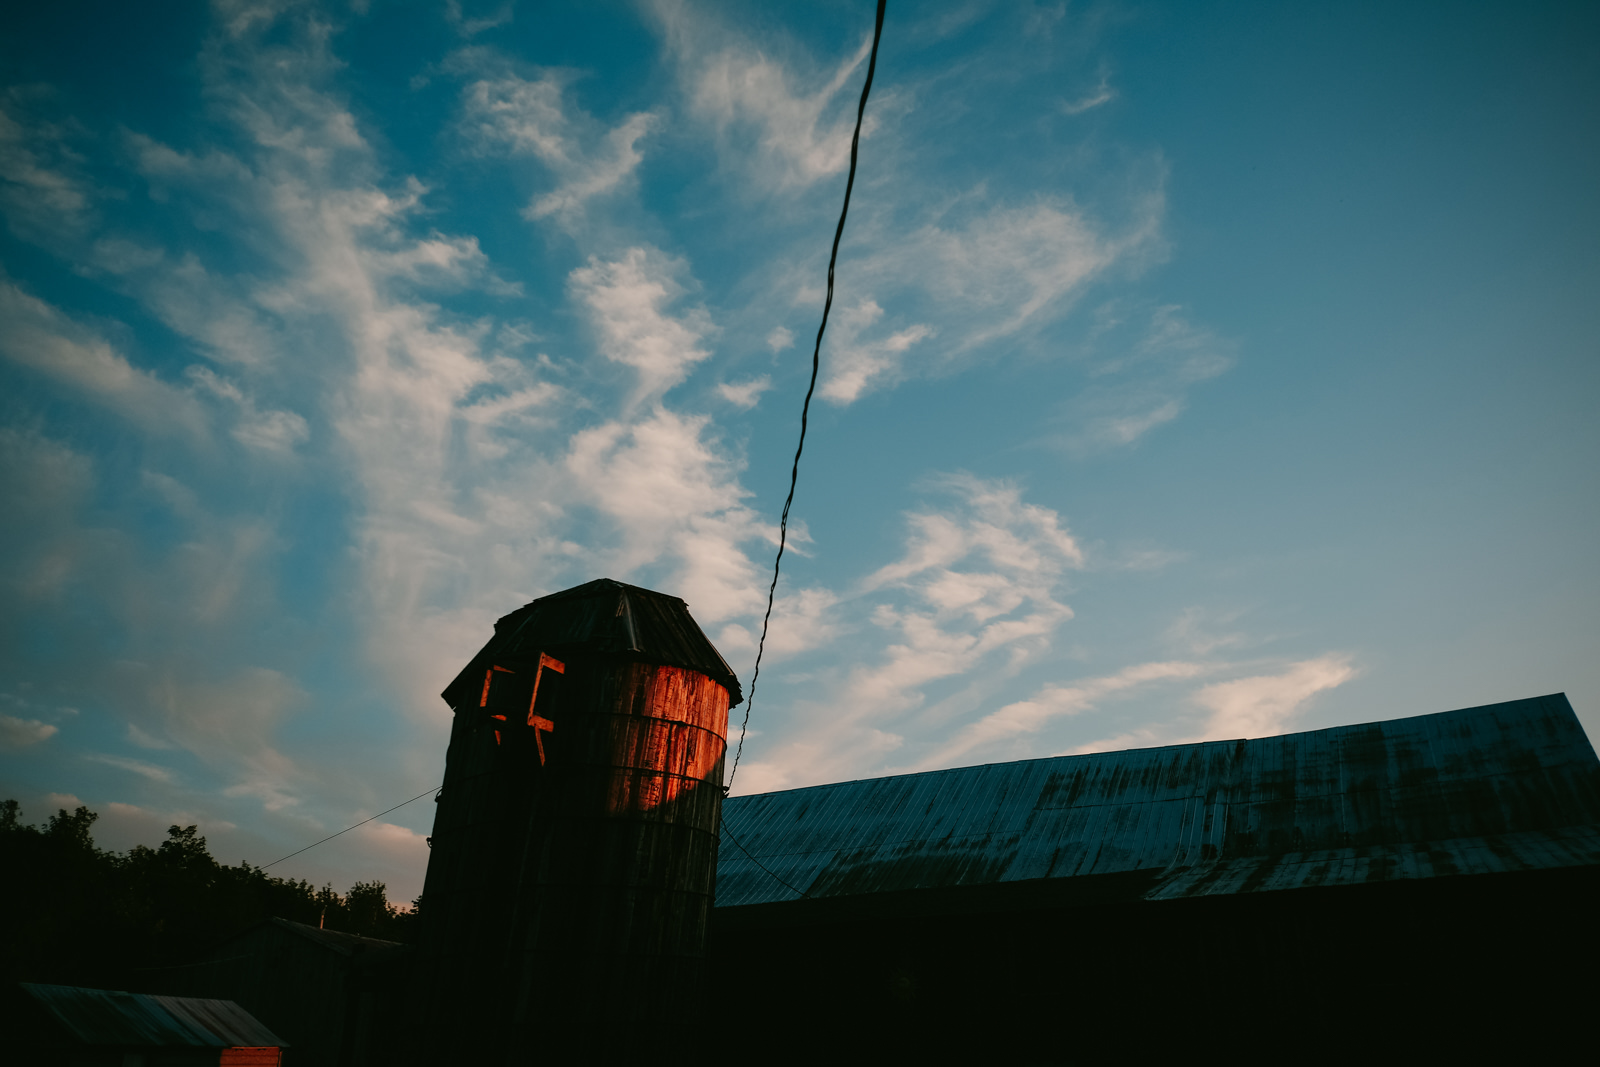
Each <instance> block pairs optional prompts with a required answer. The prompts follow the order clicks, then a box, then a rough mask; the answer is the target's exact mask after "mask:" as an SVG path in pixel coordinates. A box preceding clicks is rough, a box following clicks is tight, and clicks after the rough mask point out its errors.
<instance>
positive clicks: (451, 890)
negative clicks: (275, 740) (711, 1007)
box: [417, 579, 741, 1062]
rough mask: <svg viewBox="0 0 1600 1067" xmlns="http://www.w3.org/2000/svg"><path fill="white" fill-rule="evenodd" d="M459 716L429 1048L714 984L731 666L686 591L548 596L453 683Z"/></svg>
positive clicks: (616, 1040) (439, 872) (599, 1013)
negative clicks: (711, 931)
mask: <svg viewBox="0 0 1600 1067" xmlns="http://www.w3.org/2000/svg"><path fill="white" fill-rule="evenodd" d="M443 695H444V699H445V700H446V702H447V703H449V705H450V707H451V709H452V710H453V712H454V715H455V721H454V724H453V727H452V730H451V737H450V748H449V752H448V754H447V757H446V770H445V781H444V787H443V788H442V789H441V791H440V794H439V796H438V798H437V799H438V810H437V812H436V815H435V820H434V831H433V836H432V838H431V841H430V843H431V846H432V851H431V853H430V855H429V863H428V874H427V881H426V883H425V887H424V891H423V911H422V916H421V929H420V931H419V942H420V943H419V946H418V949H419V952H418V964H419V969H418V989H419V991H420V992H421V993H422V995H423V997H424V1000H423V1002H422V1003H421V1004H420V1005H419V1009H418V1013H417V1022H418V1023H419V1024H421V1025H423V1026H424V1027H425V1028H426V1030H427V1031H428V1032H427V1033H426V1034H424V1035H423V1036H422V1039H421V1040H420V1041H419V1043H418V1047H417V1051H418V1052H420V1053H421V1054H422V1056H423V1058H425V1059H431V1060H433V1061H434V1062H441V1061H442V1060H443V1059H449V1058H451V1057H456V1058H459V1057H461V1056H463V1055H467V1056H469V1057H474V1058H478V1059H480V1060H482V1061H483V1062H519V1061H525V1060H527V1059H530V1058H536V1057H537V1056H538V1055H539V1052H540V1050H545V1051H549V1050H550V1049H551V1047H552V1045H553V1044H555V1043H557V1042H560V1043H563V1044H565V1043H569V1042H571V1041H573V1040H582V1041H583V1042H584V1043H585V1044H586V1045H589V1046H590V1048H591V1051H594V1052H596V1053H600V1052H604V1051H606V1049H605V1048H604V1047H603V1046H605V1045H607V1043H609V1046H610V1049H611V1051H622V1050H623V1049H624V1048H625V1047H626V1046H627V1044H628V1042H629V1041H630V1040H631V1039H632V1035H636V1034H639V1033H641V1032H646V1031H649V1030H652V1029H654V1028H655V1026H657V1025H658V1024H662V1023H665V1022H666V1021H667V1020H669V1019H671V1018H673V1017H674V1016H676V1015H678V1013H679V1012H681V1011H682V1010H684V1009H686V1008H689V1007H691V1005H693V1007H694V1008H695V1009H696V1010H697V1011H698V1010H703V1009H701V1008H700V1004H699V1003H698V1002H699V1001H700V1000H701V998H702V997H703V984H704V980H703V967H704V956H705V937H706V922H707V917H708V914H709V910H710V907H711V904H712V894H713V885H714V878H715V874H716V860H717V830H718V820H719V818H720V816H721V810H722V775H723V759H724V756H725V754H726V750H727V724H728V708H729V707H730V706H731V705H733V704H737V703H738V702H739V701H740V699H741V694H740V691H739V683H738V680H737V679H736V678H735V677H734V675H733V672H732V671H731V670H730V669H729V668H728V665H727V663H725V662H724V661H723V659H722V657H721V656H720V655H719V654H718V653H717V650H716V649H715V648H714V647H713V646H712V644H711V642H710V641H709V640H707V639H706V636H705V634H704V633H702V632H701V630H700V628H699V626H697V625H696V624H695V622H694V620H693V619H692V618H691V617H690V615H689V612H688V608H687V606H686V605H685V604H684V602H683V601H682V600H680V599H678V598H677V597H672V596H666V595H664V594H661V593H656V592H652V591H650V590H648V589H641V588H638V587H637V586H630V585H624V584H622V583H621V582H615V581H611V580H609V579H600V580H598V581H593V582H589V583H587V584H585V585H581V586H578V587H576V588H574V589H569V590H567V591H565V592H561V593H555V594H552V595H550V596H547V597H542V598H540V599H538V600H535V601H533V602H532V603H530V604H528V605H526V606H525V607H522V608H520V609H518V610H517V611H515V612H512V613H511V614H510V615H507V616H505V617H504V618H502V619H501V620H500V621H499V622H497V623H496V624H495V634H494V637H493V638H492V639H491V640H490V641H489V643H488V644H487V645H485V646H484V648H483V650H482V651H481V652H479V653H478V655H477V656H475V657H474V658H473V660H472V661H471V662H470V663H469V664H468V665H467V666H466V667H465V668H464V669H463V670H462V671H461V673H460V674H459V675H458V676H457V677H456V679H455V681H453V682H451V683H450V685H449V686H448V687H447V688H446V689H445V691H444V694H443Z"/></svg>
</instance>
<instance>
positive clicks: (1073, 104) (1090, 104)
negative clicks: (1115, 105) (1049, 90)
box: [1061, 70, 1117, 115]
mask: <svg viewBox="0 0 1600 1067" xmlns="http://www.w3.org/2000/svg"><path fill="white" fill-rule="evenodd" d="M1116 98H1117V92H1116V90H1115V89H1113V88H1111V75H1110V74H1109V73H1108V72H1107V71H1105V70H1101V72H1100V83H1099V84H1098V85H1096V86H1095V87H1094V88H1093V89H1091V90H1089V91H1088V92H1087V93H1084V94H1083V95H1082V96H1079V97H1077V98H1075V99H1072V100H1063V101H1061V113H1062V114H1063V115H1081V114H1083V113H1084V112H1085V111H1093V110H1094V109H1095V108H1097V107H1100V106H1102V105H1104V104H1109V103H1111V101H1113V100H1115V99H1116Z"/></svg>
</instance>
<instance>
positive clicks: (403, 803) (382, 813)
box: [256, 782, 444, 871]
mask: <svg viewBox="0 0 1600 1067" xmlns="http://www.w3.org/2000/svg"><path fill="white" fill-rule="evenodd" d="M443 788H444V783H442V782H441V783H440V784H438V785H436V786H434V787H433V788H432V789H429V790H426V791H424V792H421V793H418V794H417V795H416V796H414V797H412V798H411V799H410V800H402V801H401V802H400V803H398V804H396V805H395V806H394V807H392V808H386V809H384V810H383V811H380V812H378V814H376V815H374V816H373V817H372V819H381V818H383V817H384V816H385V815H387V814H389V812H391V811H398V810H400V809H401V808H403V807H405V806H406V805H407V804H411V803H414V802H416V801H418V800H421V799H422V798H423V797H425V796H427V795H428V794H429V793H437V792H438V791H439V790H441V789H443ZM372 819H362V820H361V821H360V822H358V823H356V824H355V825H354V826H346V827H345V828H344V829H343V830H340V831H339V834H347V833H349V832H350V831H351V830H354V829H355V828H356V826H365V825H367V823H369V822H371V821H372ZM339 834H329V835H328V836H327V837H324V838H323V839H322V840H321V841H313V842H311V844H309V845H307V846H306V847H305V848H302V849H300V851H299V852H291V853H289V854H288V855H287V856H281V857H279V858H278V859H275V860H273V861H272V863H269V864H267V867H271V866H273V865H274V864H278V863H282V862H283V861H284V860H292V859H294V858H295V857H296V856H298V855H300V852H308V851H310V850H311V849H314V848H316V847H317V846H318V845H320V844H323V843H324V842H327V841H332V840H333V839H334V838H336V837H338V836H339ZM267 867H257V868H256V870H258V871H264V870H266V869H267Z"/></svg>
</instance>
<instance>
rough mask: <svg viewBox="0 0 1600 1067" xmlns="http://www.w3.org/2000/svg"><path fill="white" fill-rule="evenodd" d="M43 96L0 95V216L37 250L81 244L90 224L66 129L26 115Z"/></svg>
mask: <svg viewBox="0 0 1600 1067" xmlns="http://www.w3.org/2000/svg"><path fill="white" fill-rule="evenodd" d="M48 96H49V90H48V89H46V88H44V87H38V86H36V87H31V88H17V87H13V88H9V89H6V90H5V91H4V92H3V93H0V212H3V213H4V215H5V218H6V221H7V222H8V223H9V225H10V227H11V230H12V232H14V233H16V234H18V235H19V236H21V237H23V238H24V239H26V240H30V241H34V242H37V243H41V244H46V243H50V242H56V241H61V240H77V239H81V237H82V236H83V234H84V233H86V232H87V231H88V230H89V229H90V227H91V226H92V225H93V224H94V221H95V213H94V190H93V187H92V186H91V185H90V183H89V182H88V180H87V179H86V178H84V177H83V176H82V174H81V173H79V171H80V164H81V162H82V157H81V156H80V155H79V154H78V153H77V152H76V151H75V150H74V149H73V147H72V144H71V138H70V128H69V124H63V123H57V122H48V121H43V120H40V119H37V118H35V117H33V116H31V115H30V114H29V112H30V110H32V107H31V106H30V105H34V106H36V105H39V104H42V103H45V102H46V101H45V98H47V97H48Z"/></svg>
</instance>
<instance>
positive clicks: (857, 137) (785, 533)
mask: <svg viewBox="0 0 1600 1067" xmlns="http://www.w3.org/2000/svg"><path fill="white" fill-rule="evenodd" d="M886 2H887V0H878V19H877V23H876V25H875V26H874V27H873V30H872V55H871V57H870V58H868V60H867V80H866V83H865V84H864V85H862V86H861V102H860V103H859V104H857V105H856V130H855V133H854V134H852V135H851V137H850V176H849V177H848V178H846V179H845V183H844V206H843V207H842V208H840V209H839V225H838V227H837V228H835V229H834V231H833V251H831V252H830V253H829V254H828V295H827V298H826V299H825V300H824V301H823V302H822V324H821V325H820V326H818V327H817V343H816V345H815V346H813V347H812V349H811V384H810V385H808V386H806V399H805V403H804V404H802V405H801V406H800V443H799V444H798V445H796V446H795V450H794V465H793V466H792V467H791V468H790V469H789V495H788V496H787V497H785V498H784V501H783V517H782V518H781V519H780V520H779V521H778V555H777V558H775V559H774V560H773V561H772V585H771V586H769V587H768V588H767V613H766V614H765V615H764V616H762V619H761V642H760V643H759V644H758V645H757V646H756V666H755V670H754V671H752V672H751V675H750V695H749V697H747V698H746V699H745V702H744V722H743V723H742V724H741V725H740V726H739V747H738V748H737V749H736V750H735V751H734V754H733V769H732V770H730V771H729V772H728V784H727V785H725V786H723V791H724V792H729V791H731V790H732V789H733V778H734V775H736V774H738V773H739V757H740V756H742V755H744V735H745V732H746V731H747V730H748V729H749V726H750V708H751V706H752V705H753V704H755V702H756V682H757V681H758V680H759V679H760V678H761V657H762V654H763V653H765V652H766V650H767V627H768V625H770V624H771V622H772V602H773V599H774V598H775V597H776V596H777V592H778V570H779V568H780V567H782V565H783V549H784V546H785V545H787V544H788V541H789V508H790V507H792V506H793V505H794V487H795V484H796V483H797V482H798V481H799V480H800V453H802V452H804V451H805V447H806V420H807V417H808V416H809V415H810V413H811V394H812V393H814V392H816V389H817V368H818V367H819V366H821V362H822V335H823V333H824V332H825V331H826V330H827V328H828V312H829V311H830V310H831V309H832V308H833V269H834V267H835V265H837V264H838V262H839V240H840V239H841V238H842V237H844V220H845V218H846V217H847V216H849V214H850V191H851V190H852V189H854V188H855V184H856V155H857V152H858V151H859V149H860V146H861V120H862V119H863V118H864V117H865V115H866V113H867V96H868V95H869V94H871V92H872V76H873V74H875V73H876V72H877V69H878V42H879V41H880V40H882V38H883V9H884V6H885V4H886ZM735 844H737V842H735ZM752 858H753V857H752ZM764 869H765V868H763V870H764Z"/></svg>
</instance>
